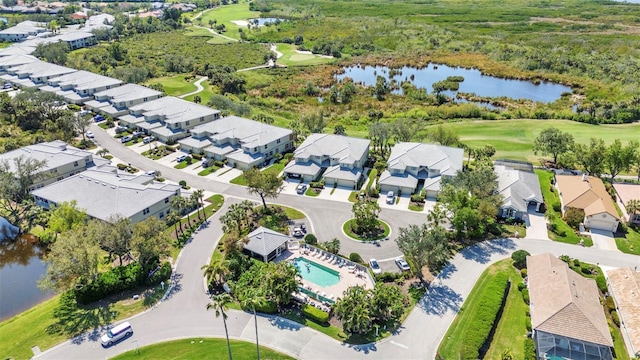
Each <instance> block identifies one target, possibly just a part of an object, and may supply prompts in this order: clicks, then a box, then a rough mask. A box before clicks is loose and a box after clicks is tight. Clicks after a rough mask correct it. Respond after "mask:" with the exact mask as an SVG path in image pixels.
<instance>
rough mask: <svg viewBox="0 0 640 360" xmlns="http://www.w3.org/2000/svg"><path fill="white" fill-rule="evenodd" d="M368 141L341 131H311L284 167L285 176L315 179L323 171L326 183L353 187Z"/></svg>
mask: <svg viewBox="0 0 640 360" xmlns="http://www.w3.org/2000/svg"><path fill="white" fill-rule="evenodd" d="M369 144H370V141H369V140H366V139H357V138H352V137H349V136H343V135H331V134H311V135H309V136H308V137H307V138H306V139H305V140H304V142H303V143H302V144H301V145H300V146H298V148H297V149H296V150H295V152H294V161H293V162H291V163H289V164H288V165H287V166H286V167H285V168H284V173H285V175H286V176H288V177H293V178H302V179H303V180H304V181H315V180H316V179H318V177H319V176H320V175H321V174H322V171H324V174H323V176H324V180H325V184H326V185H328V186H333V185H334V184H336V185H337V186H341V187H347V188H350V189H354V188H356V186H357V184H358V181H359V180H360V178H361V177H362V170H363V168H364V164H365V162H366V161H367V158H368V157H369Z"/></svg>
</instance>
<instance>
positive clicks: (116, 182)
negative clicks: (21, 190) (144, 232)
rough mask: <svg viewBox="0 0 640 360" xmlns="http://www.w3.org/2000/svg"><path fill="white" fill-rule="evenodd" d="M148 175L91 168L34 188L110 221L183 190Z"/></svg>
mask: <svg viewBox="0 0 640 360" xmlns="http://www.w3.org/2000/svg"><path fill="white" fill-rule="evenodd" d="M152 179H153V177H151V176H148V175H129V174H119V173H118V172H117V171H115V168H113V167H101V168H100V169H89V170H87V171H84V172H82V173H80V174H77V175H74V176H71V177H68V178H66V179H63V180H60V181H57V182H55V183H53V184H51V185H48V186H45V187H43V188H40V189H37V190H34V191H32V192H31V194H32V195H33V196H37V197H40V198H43V199H47V200H49V201H53V202H55V203H58V204H59V203H62V202H65V201H66V202H69V201H72V200H75V201H76V202H77V205H78V208H80V209H84V210H85V211H86V213H87V214H88V215H89V216H92V217H94V218H97V219H102V220H105V221H106V220H108V219H109V218H110V217H111V216H113V215H117V214H119V215H121V216H123V217H130V216H132V215H134V214H136V213H139V212H141V211H142V210H143V209H145V208H147V207H150V206H151V205H153V204H156V203H158V202H160V201H163V200H164V199H166V198H168V197H170V196H173V195H175V193H176V192H179V190H180V186H178V185H172V184H161V183H151V184H146V185H145V184H144V183H145V182H149V181H151V180H152Z"/></svg>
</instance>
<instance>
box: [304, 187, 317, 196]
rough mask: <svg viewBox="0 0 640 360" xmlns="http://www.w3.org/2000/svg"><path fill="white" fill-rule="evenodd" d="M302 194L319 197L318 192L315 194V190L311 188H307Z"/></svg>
mask: <svg viewBox="0 0 640 360" xmlns="http://www.w3.org/2000/svg"><path fill="white" fill-rule="evenodd" d="M304 194H305V195H306V196H311V197H316V196H318V195H320V192H316V189H315V188H312V187H311V186H309V188H307V191H306V192H305V193H304Z"/></svg>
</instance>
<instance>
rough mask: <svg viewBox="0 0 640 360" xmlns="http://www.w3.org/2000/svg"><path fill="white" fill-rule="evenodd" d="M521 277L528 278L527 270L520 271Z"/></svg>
mask: <svg viewBox="0 0 640 360" xmlns="http://www.w3.org/2000/svg"><path fill="white" fill-rule="evenodd" d="M520 276H522V278H523V279H524V278H526V277H527V268H524V269H520Z"/></svg>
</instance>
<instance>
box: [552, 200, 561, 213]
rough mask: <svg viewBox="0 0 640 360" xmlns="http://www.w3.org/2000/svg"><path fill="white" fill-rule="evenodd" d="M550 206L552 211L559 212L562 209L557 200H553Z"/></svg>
mask: <svg viewBox="0 0 640 360" xmlns="http://www.w3.org/2000/svg"><path fill="white" fill-rule="evenodd" d="M552 207H553V211H555V212H557V213H559V212H560V210H562V206H561V205H560V203H559V202H554V203H553V205H552Z"/></svg>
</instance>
